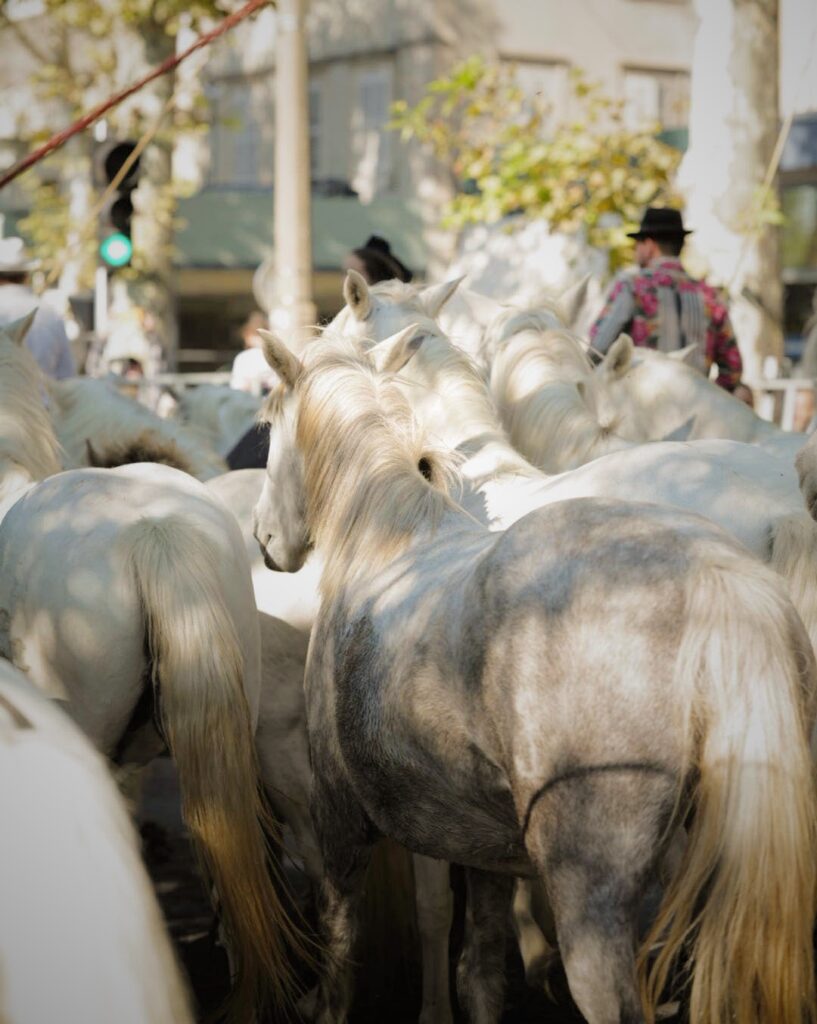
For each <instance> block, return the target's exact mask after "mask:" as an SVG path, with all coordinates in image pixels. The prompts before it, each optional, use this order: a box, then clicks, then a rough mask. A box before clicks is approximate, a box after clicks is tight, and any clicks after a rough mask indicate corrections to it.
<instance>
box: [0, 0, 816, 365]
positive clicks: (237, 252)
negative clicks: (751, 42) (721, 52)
mask: <svg viewBox="0 0 817 1024" xmlns="http://www.w3.org/2000/svg"><path fill="white" fill-rule="evenodd" d="M17 2H18V3H23V4H25V3H32V2H36V0H17ZM781 4H782V17H781V45H782V48H783V56H782V59H781V66H782V67H783V68H784V70H786V71H787V70H789V69H791V72H792V77H794V78H797V77H798V76H800V77H802V74H801V72H802V67H803V64H804V62H806V61H807V60H808V58H809V54H810V52H811V51H809V48H808V46H807V45H806V44H804V42H803V39H804V36H805V35H807V33H804V31H803V21H802V17H800V13H801V12H800V11H799V10H797V8H799V7H803V6H804V4H803V0H781ZM814 20H815V21H817V18H815V19H814ZM275 22H276V13H275V11H274V10H273V9H269V10H265V11H263V12H262V13H261V14H260V15H259V16H257V17H256V18H254V19H252V20H251V21H250V22H248V23H245V24H243V25H241V26H239V27H238V28H237V29H235V30H234V31H233V32H232V33H230V34H229V35H228V36H226V37H224V38H223V39H221V40H219V41H218V42H216V43H215V44H213V45H212V46H211V47H210V48H209V49H208V51H207V52H206V55H205V56H204V57H203V58H201V59H200V63H199V65H198V66H197V67H196V70H195V73H196V74H197V75H199V76H200V78H201V81H202V82H203V85H204V92H205V94H206V96H207V99H208V101H209V110H210V115H209V119H210V129H209V132H208V133H207V135H206V136H202V137H201V139H200V140H199V142H198V143H197V149H196V150H195V152H193V151H190V152H187V153H186V154H181V155H180V159H185V160H186V161H187V164H188V167H187V169H186V171H185V174H186V175H187V177H188V178H189V179H190V180H191V181H192V183H193V185H194V187H195V194H193V195H191V197H190V198H188V199H185V200H182V202H181V204H180V218H181V228H180V231H179V234H178V255H177V293H178V311H179V320H180V331H181V352H180V363H181V366H182V368H197V369H206V368H213V367H215V366H218V365H220V364H222V363H224V362H225V361H226V360H227V358H229V355H230V352H231V350H232V349H234V347H235V344H236V335H235V330H236V327H237V325H238V324H239V323H240V322H241V321H242V319H243V318H244V316H245V315H246V314H247V313H248V312H249V311H250V310H251V309H252V308H253V307H254V306H256V305H257V304H258V303H257V300H256V299H255V297H254V293H253V277H254V275H257V274H263V273H267V272H269V269H270V266H271V265H272V262H273V261H274V253H273V252H272V238H273V189H274V170H273V169H274V159H273V155H274V144H275V102H274V76H275ZM307 24H308V38H309V54H308V56H309V137H310V144H311V158H310V168H309V174H310V179H311V183H312V195H313V204H312V219H313V226H312V235H313V267H314V275H313V289H314V299H315V302H316V305H317V308H318V313H319V316H320V317H327V316H330V315H332V314H333V313H334V312H335V311H336V309H337V308H338V306H339V304H340V302H341V283H342V270H341V268H342V264H343V259H344V256H345V255H346V253H347V252H348V250H349V249H351V248H353V247H355V246H359V245H362V244H363V242H364V241H365V240H366V238H367V237H368V236H369V235H371V234H380V235H382V236H384V237H386V238H387V239H388V240H389V242H390V243H391V245H392V247H393V249H394V251H395V252H396V253H397V255H398V256H399V257H400V259H401V260H402V261H403V262H404V263H405V264H407V265H408V266H409V267H411V268H412V270H414V271H415V273H416V274H417V275H418V276H420V277H424V276H426V277H431V276H436V275H438V274H439V273H441V272H442V271H443V270H444V268H445V267H446V266H447V265H448V264H449V263H450V262H451V259H452V257H453V255H454V239H453V238H452V236H451V235H450V233H448V232H445V231H442V230H441V228H440V226H439V222H440V213H441V210H442V206H443V204H444V203H445V201H446V199H447V198H448V196H449V194H450V184H449V183H448V181H447V180H446V178H445V175H444V174H443V173H442V172H441V170H440V169H439V168H437V167H436V166H435V164H434V162H433V161H432V160H431V159H430V158H429V156H428V155H427V154H426V153H425V152H424V151H423V150H422V149H421V148H420V147H419V146H417V145H416V144H413V143H404V142H402V141H401V140H400V138H399V137H398V136H397V135H396V134H395V133H394V132H392V131H390V130H388V128H387V124H388V121H389V109H390V106H391V103H392V102H393V101H395V100H397V99H405V100H406V101H408V102H409V103H414V102H416V101H417V100H418V99H419V98H420V97H421V95H422V93H423V89H424V87H425V85H426V84H427V83H428V82H429V81H430V80H432V79H433V78H435V77H437V76H439V75H441V74H444V73H445V72H446V71H447V70H449V69H450V68H451V67H452V65H453V64H454V63H455V62H456V61H457V60H459V59H462V58H464V57H466V56H469V55H471V54H473V53H482V54H484V55H485V56H486V57H488V58H489V59H498V60H501V61H506V62H512V63H513V64H514V65H515V67H516V69H517V76H518V80H519V82H520V84H521V85H522V87H523V88H524V89H526V90H528V91H530V92H531V93H538V94H540V95H541V96H543V97H544V98H545V99H546V101H547V103H548V105H549V107H550V110H551V115H550V116H551V117H552V119H553V120H554V121H558V120H560V119H562V118H564V117H567V116H569V115H570V102H571V100H570V89H569V73H570V70H571V69H573V68H577V69H581V70H582V71H584V72H585V73H586V74H587V76H588V77H589V78H591V79H592V80H596V81H599V82H601V84H602V86H603V88H604V90H605V92H606V93H607V94H608V95H611V96H613V97H617V98H619V99H621V100H622V101H623V103H624V106H625V112H626V117H627V119H628V121H629V122H630V124H631V125H632V126H637V125H638V124H640V123H652V122H655V121H656V120H658V121H661V123H662V124H663V125H664V127H665V129H666V130H667V132H668V137H669V139H670V140H674V141H676V142H677V143H678V144H679V145H681V146H683V144H684V138H685V129H686V124H687V114H688V104H689V95H690V88H689V84H690V83H689V74H690V66H691V62H692V51H693V45H694V38H695V30H696V23H695V15H694V11H693V5H692V4H691V3H690V2H689V0H572V2H571V3H567V2H566V0H415V2H414V3H412V4H411V5H407V4H404V3H403V2H401V0H345V2H344V3H340V2H339V0H311V4H310V9H309V15H308V22H307ZM811 49H812V51H813V49H814V47H812V48H811ZM787 53H791V54H792V57H791V59H789V58H788V57H787ZM15 73H19V70H18V71H16V72H15ZM809 76H812V77H813V76H814V70H813V68H812V69H811V71H810V70H809V68H808V66H807V65H806V68H805V77H806V78H809ZM815 94H817V86H814V88H813V89H812V88H811V86H809V87H808V88H806V89H805V90H804V89H803V88H802V83H800V84H799V85H794V84H792V85H789V84H787V82H784V83H782V85H781V95H782V98H783V103H784V106H785V105H786V104H788V107H789V108H791V107H794V108H795V109H796V112H797V113H798V115H803V116H800V117H799V118H798V120H797V121H796V122H795V125H794V126H793V128H792V132H791V136H790V139H789V144H788V146H787V149H786V151H785V153H784V163H783V169H782V174H781V179H780V180H781V184H782V185H783V187H784V192H783V204H784V208H785V209H786V211H787V212H789V213H790V214H791V221H792V224H793V227H792V228H791V229H790V230H789V229H787V231H788V233H787V235H786V240H785V242H784V253H785V263H786V271H785V273H786V275H787V277H786V279H787V282H788V284H789V285H790V286H791V287H790V291H791V295H792V296H793V299H792V301H791V302H790V303H789V307H790V308H789V309H788V315H789V318H790V320H791V323H790V324H789V325H788V326H789V329H790V330H791V331H796V329H797V320H798V317H799V318H800V320H802V316H801V312H802V307H803V304H804V302H805V301H806V296H807V295H808V297H809V298H808V301H810V294H811V291H813V288H814V285H815V283H817V252H815V244H817V243H815V241H814V239H815V238H816V237H817V154H815V152H814V149H815V133H817V113H811V114H809V111H812V112H815V111H817V95H815ZM785 112H786V111H784V113H785ZM5 128H6V126H5V125H2V124H0V153H2V135H3V130H5ZM191 168H192V169H191ZM2 202H3V196H2V194H0V204H2ZM0 208H2V207H1V206H0ZM259 267H260V268H261V269H260V270H259V269H258V268H259ZM256 280H257V278H256Z"/></svg>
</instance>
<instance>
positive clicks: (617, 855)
mask: <svg viewBox="0 0 817 1024" xmlns="http://www.w3.org/2000/svg"><path fill="white" fill-rule="evenodd" d="M674 795H675V783H674V780H673V779H671V778H670V777H669V775H665V774H664V773H662V772H658V771H655V770H654V769H652V768H648V767H645V768H644V769H643V770H642V769H639V768H632V767H629V766H628V767H622V768H621V769H611V770H605V771H601V772H599V771H588V772H587V774H578V773H577V774H576V775H574V776H572V777H570V778H569V779H563V780H561V781H558V782H556V783H555V784H554V785H553V786H552V787H550V788H548V789H546V791H545V792H544V793H543V794H542V795H541V796H540V797H539V799H538V800H537V801H536V803H535V804H534V805H533V808H532V811H531V813H530V820H529V825H528V830H527V834H526V836H525V841H526V845H527V847H528V853H529V855H530V857H531V860H532V861H533V862H534V864H536V866H537V867H538V868H539V870H540V871H541V873H542V875H543V877H544V879H545V882H546V885H547V890H548V894H549V896H550V899H551V905H552V908H553V913H554V918H555V921H556V933H557V936H558V940H559V949H560V952H561V955H562V962H563V964H564V969H565V973H566V975H567V980H568V984H569V985H570V991H571V994H572V996H573V999H574V1000H575V1002H576V1005H577V1006H578V1007H579V1009H580V1010H581V1012H582V1013H583V1014H584V1016H585V1018H586V1020H587V1021H588V1024H643V1021H644V1016H643V1012H642V1008H641V1001H640V998H639V995H638V988H637V983H636V971H635V952H636V943H637V916H638V906H639V901H640V899H641V896H642V895H643V893H644V891H645V889H646V886H647V883H648V881H649V879H650V877H651V875H652V873H653V872H654V870H655V867H656V863H657V860H658V858H659V856H660V854H661V852H662V850H661V849H660V843H661V840H662V838H663V837H664V836H665V834H666V833H665V827H666V823H667V820H668V817H669V815H670V813H671V812H672V808H673V805H674Z"/></svg>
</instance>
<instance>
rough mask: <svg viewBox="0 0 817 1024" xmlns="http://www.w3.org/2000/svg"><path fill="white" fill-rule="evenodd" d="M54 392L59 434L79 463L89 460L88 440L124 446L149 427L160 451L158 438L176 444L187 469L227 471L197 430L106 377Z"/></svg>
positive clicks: (203, 475) (60, 385)
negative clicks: (159, 413)
mask: <svg viewBox="0 0 817 1024" xmlns="http://www.w3.org/2000/svg"><path fill="white" fill-rule="evenodd" d="M52 394H53V395H54V398H55V401H56V403H57V406H58V409H57V410H56V411H57V414H58V415H56V416H55V420H56V427H57V434H58V436H59V438H60V440H61V441H62V444H63V447H64V448H65V450H66V452H67V454H68V458H69V459H70V460H71V462H72V463H73V465H75V466H84V465H87V464H88V459H87V442H88V441H90V442H91V444H92V445H93V447H94V449H95V450H96V451H98V452H99V451H101V450H103V449H107V450H110V449H112V448H114V447H117V448H120V449H121V448H122V447H127V446H129V445H131V444H132V443H133V442H134V439H135V438H137V437H139V436H140V435H144V434H145V432H146V431H148V432H149V433H150V435H151V437H152V438H154V439H155V441H153V442H151V443H152V446H153V449H154V451H155V450H157V449H156V444H157V443H158V442H162V443H165V444H168V445H173V449H174V451H175V452H177V453H178V455H180V456H181V458H182V459H183V460H184V461H185V462H186V468H187V472H190V473H191V474H192V475H193V476H196V477H198V478H199V479H200V480H208V479H210V477H213V476H218V475H219V474H220V473H224V472H225V471H226V468H227V467H226V464H225V463H224V460H223V459H222V458H221V457H220V456H219V455H217V454H216V453H215V452H214V451H213V450H212V449H211V448H209V446H207V445H206V444H205V443H204V442H203V441H202V440H200V439H199V438H198V436H197V435H196V434H195V433H193V432H191V431H190V430H188V429H187V428H186V427H184V426H183V425H182V424H180V423H175V422H174V421H172V420H163V419H162V418H161V417H160V416H157V415H156V414H155V413H152V412H151V411H150V410H149V409H146V408H145V407H144V406H142V405H140V404H139V403H138V402H134V401H133V400H132V399H130V398H127V397H126V396H125V395H121V394H119V392H118V391H116V390H115V388H114V387H113V386H112V385H110V384H108V383H106V382H105V381H104V380H92V379H88V378H75V379H72V380H67V381H58V382H57V383H56V384H55V385H53V386H52ZM178 455H177V456H175V457H178ZM161 461H164V460H161Z"/></svg>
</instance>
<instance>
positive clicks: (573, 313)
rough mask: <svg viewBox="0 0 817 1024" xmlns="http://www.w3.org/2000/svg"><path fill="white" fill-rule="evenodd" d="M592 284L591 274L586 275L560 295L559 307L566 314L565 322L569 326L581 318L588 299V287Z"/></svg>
mask: <svg viewBox="0 0 817 1024" xmlns="http://www.w3.org/2000/svg"><path fill="white" fill-rule="evenodd" d="M589 284H590V275H589V274H585V275H584V277H583V278H582V279H581V280H580V281H577V282H576V283H575V284H572V285H570V287H569V288H566V289H565V290H564V291H563V292H562V294H561V295H560V296H559V309H560V310H561V312H562V314H563V315H564V322H565V325H566V326H567V327H572V326H573V324H575V323H576V321H577V320H578V318H579V313H581V311H582V308H583V306H584V303H585V300H586V299H587V287H588V285H589Z"/></svg>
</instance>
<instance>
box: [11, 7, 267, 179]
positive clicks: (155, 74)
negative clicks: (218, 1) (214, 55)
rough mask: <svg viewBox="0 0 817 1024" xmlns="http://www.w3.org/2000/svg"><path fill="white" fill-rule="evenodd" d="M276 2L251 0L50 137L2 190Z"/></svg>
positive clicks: (15, 170)
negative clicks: (191, 56) (151, 84)
mask: <svg viewBox="0 0 817 1024" xmlns="http://www.w3.org/2000/svg"><path fill="white" fill-rule="evenodd" d="M274 2H275V0H249V3H247V4H245V5H244V6H243V7H242V8H241V9H240V10H238V11H236V12H235V13H234V14H230V15H228V16H227V17H226V18H225V19H224V21H222V22H220V23H219V24H218V25H217V26H216V28H214V29H212V30H211V31H210V32H206V33H205V34H204V35H203V36H200V37H199V38H198V39H197V40H196V41H195V43H193V44H192V46H188V48H187V49H186V50H184V52H182V53H179V54H174V55H173V56H172V57H168V58H167V60H164V61H162V63H161V64H159V65H158V67H155V68H154V69H153V71H151V72H149V73H148V74H147V75H145V77H144V78H142V79H140V80H139V81H138V82H136V83H135V84H134V85H130V86H128V87H127V89H123V90H122V91H121V92H118V93H116V95H114V96H112V97H110V98H109V99H107V100H105V101H104V102H103V103H100V104H99V105H98V106H96V107H94V109H93V110H92V111H90V113H88V114H85V116H84V117H81V118H80V119H79V120H78V121H75V122H74V123H73V124H72V125H71V126H70V127H69V128H65V129H64V130H63V131H61V132H58V133H57V134H56V135H52V136H51V138H50V139H49V140H48V142H46V143H45V144H44V145H42V146H40V148H39V149H35V150H34V152H33V153H29V155H28V156H27V157H24V158H23V159H22V160H21V161H20V162H19V163H17V164H15V165H14V166H13V167H12V168H11V170H9V171H6V173H5V174H4V175H3V176H2V178H0V189H2V188H4V187H5V186H6V185H8V183H9V182H10V181H14V179H15V178H16V177H17V176H18V175H20V174H22V173H23V171H26V170H28V168H29V167H32V166H33V165H34V164H36V163H37V162H38V161H40V160H42V158H43V157H44V156H47V155H48V154H49V153H53V151H54V150H55V149H59V147H60V146H62V145H63V144H64V143H66V142H67V141H68V140H69V139H70V138H71V137H72V136H74V135H76V134H77V132H81V131H84V130H85V129H86V128H87V127H88V126H89V125H91V124H93V123H94V121H96V120H98V119H99V118H100V117H102V115H103V114H105V113H107V111H109V110H110V109H111V107H115V106H116V105H117V104H118V103H121V102H122V100H124V99H127V98H128V96H132V95H133V94H134V93H135V92H138V91H139V90H140V89H141V88H142V87H143V86H145V85H147V83H148V82H152V81H153V79H154V78H159V76H160V75H164V74H165V73H166V72H168V71H172V70H173V68H175V67H177V66H178V65H179V64H181V62H182V61H183V60H185V59H186V58H187V57H189V56H190V54H191V53H194V52H195V51H196V50H200V49H201V48H202V46H207V44H208V43H211V42H212V41H213V40H214V39H216V38H217V37H218V36H220V35H222V34H223V33H224V32H227V31H228V30H229V29H231V28H232V27H233V26H234V25H237V24H238V23H239V22H240V21H243V20H244V18H246V17H248V16H249V15H250V14H253V13H254V12H255V11H257V10H258V8H259V7H263V6H264V5H265V4H268V3H274Z"/></svg>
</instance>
